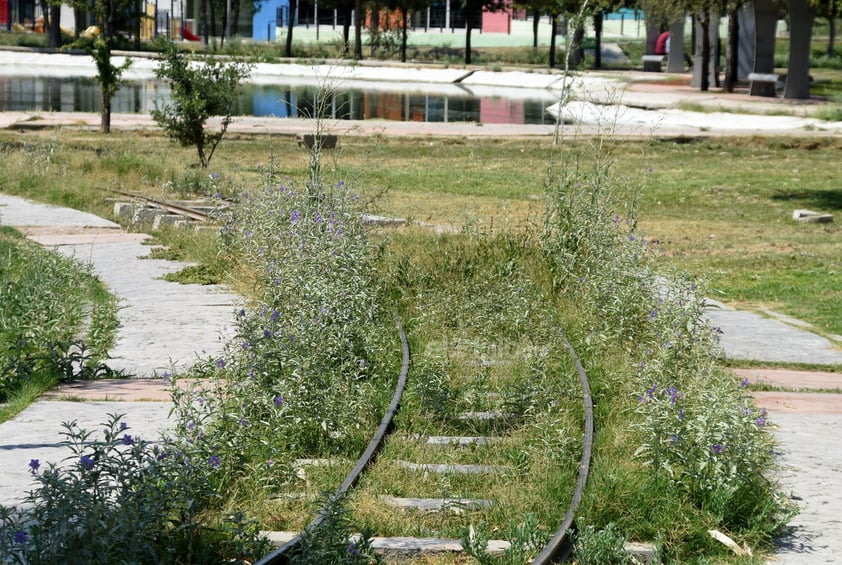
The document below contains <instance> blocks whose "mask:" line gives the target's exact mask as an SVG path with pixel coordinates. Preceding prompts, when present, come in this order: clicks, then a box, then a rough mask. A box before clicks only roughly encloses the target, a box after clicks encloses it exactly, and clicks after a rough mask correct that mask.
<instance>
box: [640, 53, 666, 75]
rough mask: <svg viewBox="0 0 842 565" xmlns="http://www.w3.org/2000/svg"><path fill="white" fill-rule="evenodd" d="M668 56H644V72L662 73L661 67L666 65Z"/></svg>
mask: <svg viewBox="0 0 842 565" xmlns="http://www.w3.org/2000/svg"><path fill="white" fill-rule="evenodd" d="M665 58H666V55H644V56H643V70H644V71H646V72H653V73H660V72H661V65H662V64H663V63H664V59H665Z"/></svg>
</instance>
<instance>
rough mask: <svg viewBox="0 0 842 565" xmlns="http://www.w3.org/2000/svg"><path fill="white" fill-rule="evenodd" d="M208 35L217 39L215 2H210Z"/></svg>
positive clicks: (214, 0) (213, 0)
mask: <svg viewBox="0 0 842 565" xmlns="http://www.w3.org/2000/svg"><path fill="white" fill-rule="evenodd" d="M210 34H211V37H218V35H217V33H216V0H210Z"/></svg>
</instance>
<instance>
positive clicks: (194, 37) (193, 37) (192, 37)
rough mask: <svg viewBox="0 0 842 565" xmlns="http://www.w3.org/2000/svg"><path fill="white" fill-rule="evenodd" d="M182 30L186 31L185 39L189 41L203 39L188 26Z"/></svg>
mask: <svg viewBox="0 0 842 565" xmlns="http://www.w3.org/2000/svg"><path fill="white" fill-rule="evenodd" d="M182 32H184V39H186V40H187V41H201V39H199V36H198V35H196V34H195V33H193V32H192V31H190V30H189V29H187V28H184V29H182Z"/></svg>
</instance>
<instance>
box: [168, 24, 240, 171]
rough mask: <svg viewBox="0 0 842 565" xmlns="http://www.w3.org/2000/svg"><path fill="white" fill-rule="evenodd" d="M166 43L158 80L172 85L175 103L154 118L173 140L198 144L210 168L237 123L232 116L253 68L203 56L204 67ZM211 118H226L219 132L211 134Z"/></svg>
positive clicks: (198, 149) (202, 160)
mask: <svg viewBox="0 0 842 565" xmlns="http://www.w3.org/2000/svg"><path fill="white" fill-rule="evenodd" d="M162 43H163V44H164V53H163V60H162V61H161V64H160V65H159V67H158V68H157V69H156V70H155V75H156V76H157V77H158V78H161V79H164V80H167V81H169V82H170V85H171V89H172V103H171V104H164V105H163V107H162V108H156V109H155V110H153V111H152V117H153V118H154V119H155V121H156V122H157V123H158V125H160V126H161V127H162V128H163V129H164V131H165V132H166V133H167V135H168V136H169V138H170V139H172V140H175V141H178V142H179V143H180V144H181V145H182V146H185V147H186V146H188V145H195V146H196V151H197V152H198V154H199V163H200V164H201V166H202V167H203V168H204V167H207V166H208V164H209V163H210V160H211V158H212V157H213V154H214V151H216V147H217V146H218V145H219V142H220V141H222V137H223V136H224V135H225V132H226V131H227V129H228V125H229V124H230V123H231V122H232V121H233V120H232V118H231V114H232V112H233V108H234V102H235V101H236V99H237V95H238V94H239V92H240V83H241V82H242V81H243V80H244V79H246V78H247V77H248V76H249V74H250V73H251V65H249V64H247V63H243V62H239V61H235V62H231V63H225V62H222V61H219V60H217V59H215V58H213V57H209V56H201V57H199V58H198V62H199V63H200V64H198V65H193V64H191V63H192V62H193V61H192V57H191V58H188V57H187V56H185V55H184V54H183V53H181V52H180V51H179V50H178V49H177V48H176V46H175V45H174V44H173V43H172V42H169V41H164V40H162ZM211 116H222V125H221V129H220V130H219V131H209V130H207V129H206V128H205V123H206V122H207V120H208V118H210V117H211Z"/></svg>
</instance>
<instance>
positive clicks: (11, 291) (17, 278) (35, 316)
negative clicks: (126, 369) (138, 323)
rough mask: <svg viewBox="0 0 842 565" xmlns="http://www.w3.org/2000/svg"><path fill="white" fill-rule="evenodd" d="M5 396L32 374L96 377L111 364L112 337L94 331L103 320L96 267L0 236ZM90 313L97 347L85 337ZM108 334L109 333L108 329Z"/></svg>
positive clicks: (0, 354)
mask: <svg viewBox="0 0 842 565" xmlns="http://www.w3.org/2000/svg"><path fill="white" fill-rule="evenodd" d="M0 253H2V255H3V257H4V262H5V264H4V268H3V269H2V270H0V401H2V400H4V399H5V398H6V397H7V396H8V395H9V393H10V392H11V391H13V390H14V389H15V388H17V387H18V385H19V384H20V383H21V382H22V381H24V380H27V379H32V378H35V377H46V378H48V379H55V380H65V381H66V380H71V379H74V378H94V377H97V376H100V375H101V374H103V373H107V369H106V368H105V367H104V366H102V365H101V364H100V363H99V360H100V359H101V358H102V357H103V356H104V355H105V348H106V347H107V345H108V344H109V343H110V337H109V336H110V334H109V336H105V335H94V334H95V333H96V332H101V331H102V329H103V325H110V322H109V321H108V320H106V319H105V318H108V317H109V315H108V313H107V312H103V305H102V304H98V303H96V301H95V299H94V295H95V294H96V293H97V290H96V287H97V285H98V283H97V282H96V281H95V279H94V278H93V276H92V274H91V272H90V269H89V268H88V267H86V266H84V265H82V264H80V263H79V262H77V261H75V260H72V259H67V258H65V257H63V256H61V255H59V254H58V253H51V252H48V251H45V250H43V249H41V248H39V247H38V246H36V245H34V244H31V243H28V242H26V241H24V240H22V239H21V240H15V239H11V238H7V237H0ZM88 314H90V315H91V317H92V319H93V320H94V322H95V323H94V324H92V327H91V330H90V331H91V337H92V338H93V344H92V346H91V347H92V348H93V351H90V350H89V345H88V344H87V343H85V340H84V339H83V338H82V337H80V331H81V329H82V325H83V321H84V320H85V317H86V315H88ZM106 333H108V332H106Z"/></svg>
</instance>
